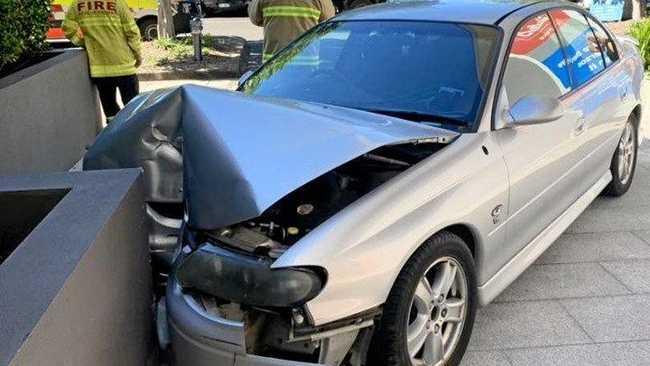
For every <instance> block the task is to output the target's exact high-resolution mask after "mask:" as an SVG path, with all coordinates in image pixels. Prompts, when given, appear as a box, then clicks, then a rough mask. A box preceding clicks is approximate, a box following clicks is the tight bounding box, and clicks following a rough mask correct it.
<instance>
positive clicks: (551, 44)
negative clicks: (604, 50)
mask: <svg viewBox="0 0 650 366" xmlns="http://www.w3.org/2000/svg"><path fill="white" fill-rule="evenodd" d="M575 15H576V16H579V17H582V15H581V14H579V13H575ZM552 16H553V19H554V20H555V24H556V26H557V27H558V30H559V32H560V33H561V34H562V37H563V38H564V40H565V42H566V43H567V47H566V53H567V54H566V57H567V58H566V59H565V55H564V52H563V51H562V49H561V48H560V47H559V40H558V38H557V35H556V33H555V29H554V28H553V25H552V23H551V21H550V19H549V18H548V16H546V15H540V16H537V17H535V18H532V19H530V20H529V21H528V22H527V23H526V24H525V25H524V26H523V27H522V28H520V30H519V31H518V33H517V36H516V39H515V42H514V43H513V46H512V53H513V54H515V55H519V56H520V57H526V58H530V59H534V60H536V61H537V62H540V63H541V64H543V65H544V66H545V67H546V68H547V69H548V71H550V72H551V73H552V75H554V76H555V78H557V80H559V81H560V82H561V83H562V85H563V86H564V88H565V89H566V90H569V89H571V86H572V82H571V78H570V76H569V72H568V69H567V59H568V62H569V64H570V66H571V74H572V75H573V79H574V84H573V85H574V86H578V85H581V84H582V83H584V82H585V81H587V80H589V79H591V77H592V76H593V75H594V74H597V73H598V72H600V71H601V70H603V69H604V62H603V58H602V55H601V53H600V52H592V50H590V47H589V46H590V45H589V42H590V39H591V40H593V33H592V31H591V28H589V27H588V26H587V25H586V23H585V22H586V20H585V19H584V18H582V19H573V18H572V17H571V15H569V14H568V13H567V12H565V11H554V12H553V14H552Z"/></svg>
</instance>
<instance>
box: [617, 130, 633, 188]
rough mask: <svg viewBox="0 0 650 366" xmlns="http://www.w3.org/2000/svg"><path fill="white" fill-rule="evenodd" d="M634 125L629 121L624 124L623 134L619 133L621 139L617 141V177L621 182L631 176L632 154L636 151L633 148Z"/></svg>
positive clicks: (624, 182)
mask: <svg viewBox="0 0 650 366" xmlns="http://www.w3.org/2000/svg"><path fill="white" fill-rule="evenodd" d="M633 129H634V127H633V126H632V124H631V123H629V122H628V123H627V124H626V125H625V129H624V130H623V135H621V140H620V141H619V143H618V150H619V153H618V169H617V170H618V178H619V180H620V182H621V184H623V185H624V184H626V183H627V181H628V180H629V179H630V177H631V176H632V170H633V168H634V154H635V153H636V151H635V149H634V139H635V136H634V131H633Z"/></svg>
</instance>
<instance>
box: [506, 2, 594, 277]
mask: <svg viewBox="0 0 650 366" xmlns="http://www.w3.org/2000/svg"><path fill="white" fill-rule="evenodd" d="M571 90H572V81H571V76H570V72H569V68H568V67H567V63H566V59H565V54H564V51H563V48H562V44H561V42H560V39H559V37H558V35H557V34H556V32H555V28H554V26H553V24H552V23H551V20H550V18H549V16H548V14H547V13H546V12H543V13H539V14H537V15H535V16H533V17H531V18H528V19H527V20H525V21H524V22H522V24H521V25H520V27H519V28H518V31H517V33H516V35H515V38H514V40H513V42H512V46H511V49H510V54H509V55H508V59H507V65H506V68H505V71H504V75H503V81H502V89H501V92H500V98H499V101H498V107H497V112H496V119H495V125H496V126H497V128H498V129H497V131H495V134H496V136H497V140H498V141H499V143H500V144H501V146H502V150H503V154H504V160H505V163H506V166H507V168H508V174H509V179H510V202H509V210H508V212H509V217H508V220H507V221H506V223H507V225H508V226H507V228H506V229H507V240H506V244H505V245H504V247H505V249H506V250H503V251H502V252H501V253H503V254H501V255H502V258H500V259H501V262H502V263H503V264H505V263H506V262H507V261H508V260H509V259H510V258H511V257H512V255H513V254H516V253H517V252H519V250H521V249H522V248H523V247H525V246H526V245H527V244H528V243H529V242H530V241H531V240H533V239H534V238H535V237H536V236H537V235H538V234H539V233H540V232H541V231H542V230H544V229H545V228H546V227H547V226H548V225H549V224H550V223H551V222H553V220H554V219H555V218H556V217H558V216H559V215H560V214H561V213H562V212H563V211H564V210H566V209H567V208H568V207H569V206H570V205H571V203H573V202H574V200H575V199H576V198H577V196H578V191H579V189H577V188H576V187H575V184H574V183H575V182H573V181H572V174H573V169H574V167H575V166H576V164H578V162H579V161H580V160H581V156H580V154H581V153H580V151H581V149H580V145H581V144H583V141H582V136H581V133H580V129H581V128H582V127H581V124H582V123H583V120H582V118H581V115H580V113H579V112H578V111H576V110H575V109H574V106H573V105H572V104H571V103H570V102H568V101H567V98H566V95H567V94H568V93H570V92H571ZM526 96H550V97H554V98H558V99H559V100H560V101H561V103H562V104H563V106H564V109H565V113H564V115H563V116H562V117H561V118H560V119H557V120H555V121H552V122H547V123H541V124H534V125H526V126H517V127H505V125H506V123H507V121H508V119H509V118H510V115H509V109H510V107H511V106H513V105H514V104H515V103H517V101H518V100H520V99H521V98H523V97H526ZM499 126H502V127H501V128H499Z"/></svg>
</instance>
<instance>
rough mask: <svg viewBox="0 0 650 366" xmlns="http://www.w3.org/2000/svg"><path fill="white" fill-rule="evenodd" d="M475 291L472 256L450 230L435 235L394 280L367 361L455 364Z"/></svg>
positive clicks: (399, 365)
mask: <svg viewBox="0 0 650 366" xmlns="http://www.w3.org/2000/svg"><path fill="white" fill-rule="evenodd" d="M476 291H477V290H476V274H475V268H474V260H473V259H472V255H471V253H470V252H469V250H468V248H467V246H466V245H465V243H464V242H463V241H462V240H461V239H460V238H459V237H458V236H456V235H454V234H452V233H448V232H441V233H438V234H436V235H435V236H434V237H432V238H431V239H430V240H428V241H427V243H425V245H424V246H423V247H422V248H420V249H419V250H418V251H417V252H416V253H415V254H414V255H413V257H411V259H410V260H409V261H408V263H407V264H406V266H405V267H404V269H403V270H402V272H401V273H400V275H399V277H398V279H397V281H396V282H395V285H394V286H393V289H392V290H391V293H390V296H389V298H388V300H387V302H386V304H385V305H384V313H383V315H382V319H381V323H380V325H379V326H378V329H377V332H376V334H375V336H374V338H373V342H372V347H371V351H370V354H369V359H370V360H371V361H372V362H370V363H369V364H371V365H377V366H379V365H382V366H409V365H410V366H424V365H427V366H443V365H445V366H453V365H458V364H459V363H460V360H461V359H462V357H463V354H464V353H465V349H466V348H467V344H468V342H469V339H470V336H471V332H472V327H473V324H474V317H475V314H476Z"/></svg>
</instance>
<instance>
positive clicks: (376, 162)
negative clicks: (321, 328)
mask: <svg viewBox="0 0 650 366" xmlns="http://www.w3.org/2000/svg"><path fill="white" fill-rule="evenodd" d="M443 146H445V145H444V144H439V143H408V144H399V145H391V146H383V147H381V148H379V149H376V150H373V151H371V152H370V153H367V154H364V155H362V156H360V157H358V158H356V159H354V160H352V161H350V162H348V163H346V164H344V165H342V166H340V167H338V168H336V169H334V170H332V171H329V172H327V173H325V174H323V175H321V176H320V177H318V178H316V179H314V180H313V181H311V182H309V183H308V184H306V185H304V186H302V187H300V188H298V189H297V190H295V191H293V192H291V193H290V194H289V195H287V196H286V197H284V198H283V199H281V200H280V201H278V202H277V203H276V204H274V205H273V206H271V207H270V208H269V209H267V210H266V211H265V212H264V213H263V214H262V215H261V216H259V217H257V218H255V219H252V220H249V221H246V222H243V223H240V224H236V225H232V226H228V227H225V228H221V229H218V230H213V231H203V232H202V234H204V235H205V236H206V237H207V239H208V240H209V241H215V242H216V243H217V244H221V245H225V246H228V247H232V248H235V249H238V250H243V251H246V252H250V253H254V254H256V255H260V256H267V257H270V258H278V257H279V256H280V255H282V253H283V252H284V251H285V250H286V249H287V248H288V247H289V246H291V245H292V244H294V243H296V242H297V241H298V240H300V238H302V237H303V236H305V235H307V234H308V233H309V232H310V231H311V230H313V229H314V228H316V227H317V226H318V225H320V224H322V223H323V222H324V221H325V220H327V219H328V218H330V217H331V216H333V215H334V214H336V213H337V212H339V211H341V210H342V209H344V208H345V207H347V206H348V205H350V204H351V203H353V202H354V201H356V200H357V199H359V198H360V197H362V196H364V195H365V194H367V193H369V192H370V191H372V190H373V189H375V188H377V187H378V186H380V185H382V184H383V183H385V182H387V181H388V180H390V179H391V178H393V177H395V176H396V175H398V174H399V173H401V172H403V171H404V170H406V169H408V168H409V167H411V166H413V165H414V164H416V163H418V162H419V161H421V160H423V159H425V158H426V157H428V156H430V155H432V154H434V153H435V152H436V151H438V150H440V149H441V148H442V147H443Z"/></svg>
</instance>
